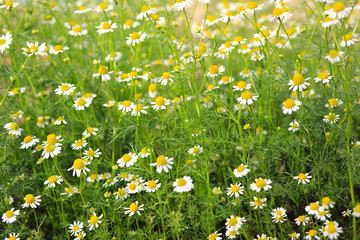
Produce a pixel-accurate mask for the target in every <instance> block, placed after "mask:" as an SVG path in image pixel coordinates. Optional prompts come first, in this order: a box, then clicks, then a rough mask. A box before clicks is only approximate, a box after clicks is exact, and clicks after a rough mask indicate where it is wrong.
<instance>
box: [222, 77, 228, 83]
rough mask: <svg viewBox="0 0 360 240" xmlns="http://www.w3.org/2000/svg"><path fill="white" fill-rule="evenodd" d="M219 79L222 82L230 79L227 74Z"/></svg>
mask: <svg viewBox="0 0 360 240" xmlns="http://www.w3.org/2000/svg"><path fill="white" fill-rule="evenodd" d="M221 80H222V81H223V82H224V83H226V82H229V81H230V77H229V76H223V77H222V78H221Z"/></svg>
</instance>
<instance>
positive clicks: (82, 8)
mask: <svg viewBox="0 0 360 240" xmlns="http://www.w3.org/2000/svg"><path fill="white" fill-rule="evenodd" d="M86 9H87V7H85V6H81V7H80V8H79V10H80V11H82V10H86Z"/></svg>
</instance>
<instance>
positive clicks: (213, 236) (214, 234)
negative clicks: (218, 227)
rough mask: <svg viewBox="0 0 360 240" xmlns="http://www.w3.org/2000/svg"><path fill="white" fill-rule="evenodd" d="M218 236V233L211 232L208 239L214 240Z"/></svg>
mask: <svg viewBox="0 0 360 240" xmlns="http://www.w3.org/2000/svg"><path fill="white" fill-rule="evenodd" d="M217 237H218V235H217V234H216V233H212V234H210V236H209V240H215V239H216V238H217Z"/></svg>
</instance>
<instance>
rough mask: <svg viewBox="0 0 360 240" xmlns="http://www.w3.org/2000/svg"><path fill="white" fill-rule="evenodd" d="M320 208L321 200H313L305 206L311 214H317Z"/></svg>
mask: <svg viewBox="0 0 360 240" xmlns="http://www.w3.org/2000/svg"><path fill="white" fill-rule="evenodd" d="M319 208H320V204H319V202H312V203H310V204H309V205H308V206H306V207H305V211H306V212H307V213H308V214H310V215H316V213H317V212H318V211H319Z"/></svg>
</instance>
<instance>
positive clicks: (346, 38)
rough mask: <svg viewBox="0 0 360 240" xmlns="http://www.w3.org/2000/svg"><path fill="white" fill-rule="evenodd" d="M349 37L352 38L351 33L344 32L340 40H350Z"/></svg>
mask: <svg viewBox="0 0 360 240" xmlns="http://www.w3.org/2000/svg"><path fill="white" fill-rule="evenodd" d="M351 39H352V33H348V34H345V35H344V36H343V37H342V40H344V41H350V40H351Z"/></svg>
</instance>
